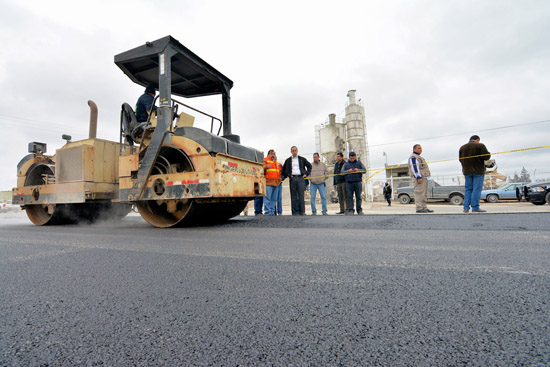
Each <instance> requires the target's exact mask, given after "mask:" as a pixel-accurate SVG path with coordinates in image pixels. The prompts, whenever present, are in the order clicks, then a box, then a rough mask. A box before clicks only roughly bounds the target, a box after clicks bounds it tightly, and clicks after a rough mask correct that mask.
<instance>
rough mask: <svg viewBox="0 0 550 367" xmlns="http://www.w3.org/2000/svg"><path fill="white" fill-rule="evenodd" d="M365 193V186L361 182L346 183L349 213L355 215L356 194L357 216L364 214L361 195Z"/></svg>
mask: <svg viewBox="0 0 550 367" xmlns="http://www.w3.org/2000/svg"><path fill="white" fill-rule="evenodd" d="M362 192H363V185H362V183H361V181H358V182H346V195H347V202H348V205H347V207H348V213H351V214H353V194H354V193H355V207H356V209H357V214H359V213H362V212H363V209H362V208H361V193H362Z"/></svg>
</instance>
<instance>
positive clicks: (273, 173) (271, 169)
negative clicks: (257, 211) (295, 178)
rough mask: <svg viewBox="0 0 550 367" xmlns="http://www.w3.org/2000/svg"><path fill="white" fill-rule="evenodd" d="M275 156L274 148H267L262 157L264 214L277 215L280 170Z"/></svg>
mask: <svg viewBox="0 0 550 367" xmlns="http://www.w3.org/2000/svg"><path fill="white" fill-rule="evenodd" d="M279 167H280V166H279V163H278V162H277V159H276V158H275V150H273V149H269V151H268V152H267V157H265V158H264V172H265V185H266V186H265V197H264V206H265V215H277V213H276V212H275V210H276V209H277V208H276V206H277V194H278V190H279V185H280V184H281V170H280V168H279Z"/></svg>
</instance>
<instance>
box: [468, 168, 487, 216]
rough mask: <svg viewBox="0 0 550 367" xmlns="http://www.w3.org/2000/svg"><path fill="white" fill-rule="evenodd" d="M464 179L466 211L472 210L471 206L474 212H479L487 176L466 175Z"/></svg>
mask: <svg viewBox="0 0 550 367" xmlns="http://www.w3.org/2000/svg"><path fill="white" fill-rule="evenodd" d="M464 178H465V179H466V182H465V184H464V188H465V190H464V210H470V205H471V206H472V210H478V209H479V199H480V198H481V190H483V181H484V179H485V175H464Z"/></svg>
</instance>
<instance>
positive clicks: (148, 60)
mask: <svg viewBox="0 0 550 367" xmlns="http://www.w3.org/2000/svg"><path fill="white" fill-rule="evenodd" d="M161 55H167V58H168V60H165V64H167V66H164V65H163V64H162V61H161ZM165 57H166V56H165ZM115 64H116V65H117V66H118V67H119V68H120V69H121V70H122V71H123V72H124V74H126V75H127V76H128V77H129V78H130V79H131V80H132V81H133V82H134V83H137V84H139V85H142V86H144V87H147V86H149V85H152V86H153V87H155V89H157V90H158V91H159V93H160V103H161V104H162V102H168V101H170V95H169V94H175V95H177V96H181V97H185V98H193V97H203V96H210V95H216V94H221V95H222V105H223V135H224V136H231V104H230V90H231V88H232V87H233V81H231V79H229V78H228V77H226V76H225V75H223V74H222V73H220V72H219V71H218V70H216V69H215V68H214V67H212V66H211V65H210V64H208V63H207V62H206V61H204V60H203V59H201V58H200V57H199V56H197V55H196V54H195V53H193V52H192V51H191V50H189V49H188V48H187V47H185V46H183V45H182V44H181V43H179V41H178V40H176V39H175V38H173V37H172V36H166V37H163V38H160V39H158V40H156V41H152V42H146V43H145V44H144V45H142V46H139V47H136V48H134V49H131V50H128V51H126V52H123V53H120V54H118V55H115ZM161 71H169V72H168V73H161ZM163 76H164V77H163ZM163 92H165V93H166V92H168V93H167V94H168V95H167V96H165V95H163V94H164V93H163Z"/></svg>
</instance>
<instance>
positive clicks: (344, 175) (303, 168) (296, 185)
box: [254, 146, 366, 215]
mask: <svg viewBox="0 0 550 367" xmlns="http://www.w3.org/2000/svg"><path fill="white" fill-rule="evenodd" d="M290 153H291V156H290V157H288V158H287V159H286V160H285V162H284V164H283V165H282V166H281V164H280V163H279V162H277V157H276V155H275V151H274V150H273V149H270V150H269V151H268V153H267V157H265V158H264V166H263V168H264V173H265V176H266V195H265V196H264V197H259V198H256V199H255V200H254V213H255V215H264V213H262V207H263V209H264V211H265V215H281V214H282V182H283V181H284V180H285V179H286V178H288V180H289V188H290V205H291V211H292V215H305V212H306V210H305V191H306V188H307V187H308V186H309V188H310V197H311V214H312V215H317V205H316V198H317V192H318V193H319V196H320V197H321V214H322V215H328V210H327V190H326V182H327V181H328V179H329V176H330V175H329V171H328V167H327V165H326V164H325V163H323V162H321V159H320V156H319V153H314V154H313V163H310V162H309V161H308V160H307V159H306V158H305V157H302V156H300V155H298V147H296V146H293V147H291V148H290ZM365 172H366V168H365V166H364V165H363V163H361V161H359V160H358V159H357V155H356V154H355V153H354V152H350V154H349V160H348V161H347V162H346V161H345V160H344V156H343V154H342V153H338V154H337V162H336V165H335V167H334V179H333V185H334V188H335V190H336V191H337V192H338V198H339V202H340V211H339V212H338V213H337V214H348V215H353V214H354V209H353V201H354V200H353V199H354V196H355V204H356V205H355V208H356V212H357V214H358V215H363V209H362V207H361V203H362V200H361V195H362V190H363V187H362V175H363V174H364V173H365Z"/></svg>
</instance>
